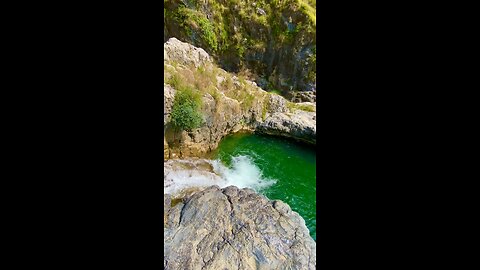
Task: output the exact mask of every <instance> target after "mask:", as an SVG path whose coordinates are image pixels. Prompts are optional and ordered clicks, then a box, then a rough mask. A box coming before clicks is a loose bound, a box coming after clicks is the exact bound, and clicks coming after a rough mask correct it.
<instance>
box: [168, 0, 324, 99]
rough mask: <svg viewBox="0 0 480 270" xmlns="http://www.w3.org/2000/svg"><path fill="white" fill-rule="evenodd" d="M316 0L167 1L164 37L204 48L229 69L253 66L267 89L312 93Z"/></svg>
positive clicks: (259, 79) (236, 70)
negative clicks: (174, 38) (175, 38)
mask: <svg viewBox="0 0 480 270" xmlns="http://www.w3.org/2000/svg"><path fill="white" fill-rule="evenodd" d="M315 2H316V1H314V0H289V1H281V0H275V1H265V0H255V1H240V0H232V1H222V0H218V1H198V0H164V4H165V9H164V18H165V27H164V41H167V40H168V39H169V38H171V37H177V38H179V39H181V40H183V41H185V42H188V43H190V44H193V45H195V46H198V47H202V48H204V49H205V50H206V51H207V52H208V53H209V54H210V55H211V56H212V57H213V58H214V59H215V60H216V62H217V63H218V64H219V65H220V66H221V67H222V68H224V69H225V70H227V71H229V72H238V71H240V70H243V69H248V70H250V71H251V72H252V73H253V74H254V75H253V77H252V78H251V79H252V80H254V81H255V82H256V83H257V84H258V85H260V86H261V87H262V88H264V89H266V88H269V89H275V90H280V91H281V92H282V93H283V94H286V93H288V92H290V91H313V90H315V89H316V78H315V77H316V30H315V28H316V17H315V16H316V15H315V12H316V11H315V10H316V4H315Z"/></svg>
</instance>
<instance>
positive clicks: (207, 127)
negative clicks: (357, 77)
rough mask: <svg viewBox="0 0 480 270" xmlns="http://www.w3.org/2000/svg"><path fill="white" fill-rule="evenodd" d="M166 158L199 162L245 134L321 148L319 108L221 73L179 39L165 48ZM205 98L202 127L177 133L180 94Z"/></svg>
mask: <svg viewBox="0 0 480 270" xmlns="http://www.w3.org/2000/svg"><path fill="white" fill-rule="evenodd" d="M164 59H165V60H164V67H165V73H164V79H165V82H166V83H165V84H164V124H165V130H164V158H165V159H169V158H179V157H192V156H195V157H199V156H203V155H205V154H206V153H208V152H210V151H211V150H213V149H215V148H216V147H217V146H218V143H219V142H220V140H221V139H222V138H223V137H224V136H226V135H228V134H230V133H233V132H237V131H240V130H248V131H257V132H261V133H266V134H272V135H279V136H286V137H291V138H294V139H298V140H303V141H306V142H309V143H313V144H315V143H316V141H315V136H316V122H315V104H312V103H291V102H289V101H287V100H286V99H285V98H283V97H281V96H279V95H276V94H272V93H268V92H266V91H264V90H262V89H261V88H260V87H258V86H257V85H256V83H255V82H252V81H250V80H247V79H246V78H243V77H239V76H235V75H232V74H230V73H228V72H226V71H225V70H223V69H220V68H218V67H217V66H216V65H215V64H214V63H213V61H212V60H211V57H210V56H209V55H208V54H207V53H206V52H205V51H204V50H203V49H201V48H196V47H194V46H192V45H190V44H188V43H184V42H181V41H179V40H178V39H176V38H171V39H169V40H168V41H167V42H166V43H165V44H164ZM184 88H192V89H194V91H196V92H198V93H200V94H201V103H202V104H201V115H202V116H203V122H202V125H201V126H200V127H198V128H195V129H192V130H189V131H186V130H176V129H175V128H174V127H173V126H172V125H171V121H170V117H171V115H170V114H171V111H172V108H173V106H174V103H175V102H174V100H175V94H176V92H177V91H182V89H184Z"/></svg>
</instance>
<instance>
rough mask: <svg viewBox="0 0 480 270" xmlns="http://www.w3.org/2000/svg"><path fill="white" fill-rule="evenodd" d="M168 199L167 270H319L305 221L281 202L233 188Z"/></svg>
mask: <svg viewBox="0 0 480 270" xmlns="http://www.w3.org/2000/svg"><path fill="white" fill-rule="evenodd" d="M166 198H167V200H166V201H165V202H164V204H165V213H164V244H165V246H164V259H163V260H164V268H165V269H170V270H173V269H175V270H177V269H182V270H190V269H192V270H193V269H198V270H200V269H202V270H203V269H205V270H209V269H211V270H224V269H228V270H240V269H242V270H248V269H282V270H285V269H315V265H316V254H315V252H316V244H315V242H314V241H313V239H312V238H311V237H310V235H309V231H308V229H307V227H306V226H305V221H304V220H303V219H302V218H301V217H300V216H299V215H298V214H297V213H295V212H293V211H292V210H291V209H290V207H289V206H288V205H286V204H285V203H283V202H281V201H270V200H268V199H267V198H265V197H264V196H262V195H259V194H257V193H255V192H254V191H253V190H251V189H238V188H237V187H234V186H230V187H227V188H223V189H220V188H218V187H217V186H212V187H209V188H207V189H205V190H203V191H199V192H196V193H194V194H193V195H189V196H187V197H186V198H184V199H183V201H178V199H176V200H171V198H169V196H168V195H166Z"/></svg>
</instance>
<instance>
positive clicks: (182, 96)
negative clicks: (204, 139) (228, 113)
mask: <svg viewBox="0 0 480 270" xmlns="http://www.w3.org/2000/svg"><path fill="white" fill-rule="evenodd" d="M201 105H202V103H201V95H200V94H199V93H198V92H196V91H194V90H193V89H192V88H191V87H188V86H187V87H183V88H181V89H177V93H176V95H175V100H174V101H173V108H172V113H171V117H172V125H173V127H174V128H176V129H177V130H186V131H191V130H192V129H195V128H198V127H200V126H201V125H202V123H203V119H202V114H201V112H200V108H201Z"/></svg>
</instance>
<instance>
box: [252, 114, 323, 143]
mask: <svg viewBox="0 0 480 270" xmlns="http://www.w3.org/2000/svg"><path fill="white" fill-rule="evenodd" d="M256 131H257V132H259V133H264V134H269V135H276V136H284V137H290V138H294V139H297V140H301V141H305V142H307V143H312V144H316V134H317V127H316V115H315V112H305V111H302V110H296V111H295V112H294V113H274V114H273V115H271V116H270V117H267V119H265V121H264V122H263V123H261V124H260V125H258V126H257V129H256Z"/></svg>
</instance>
